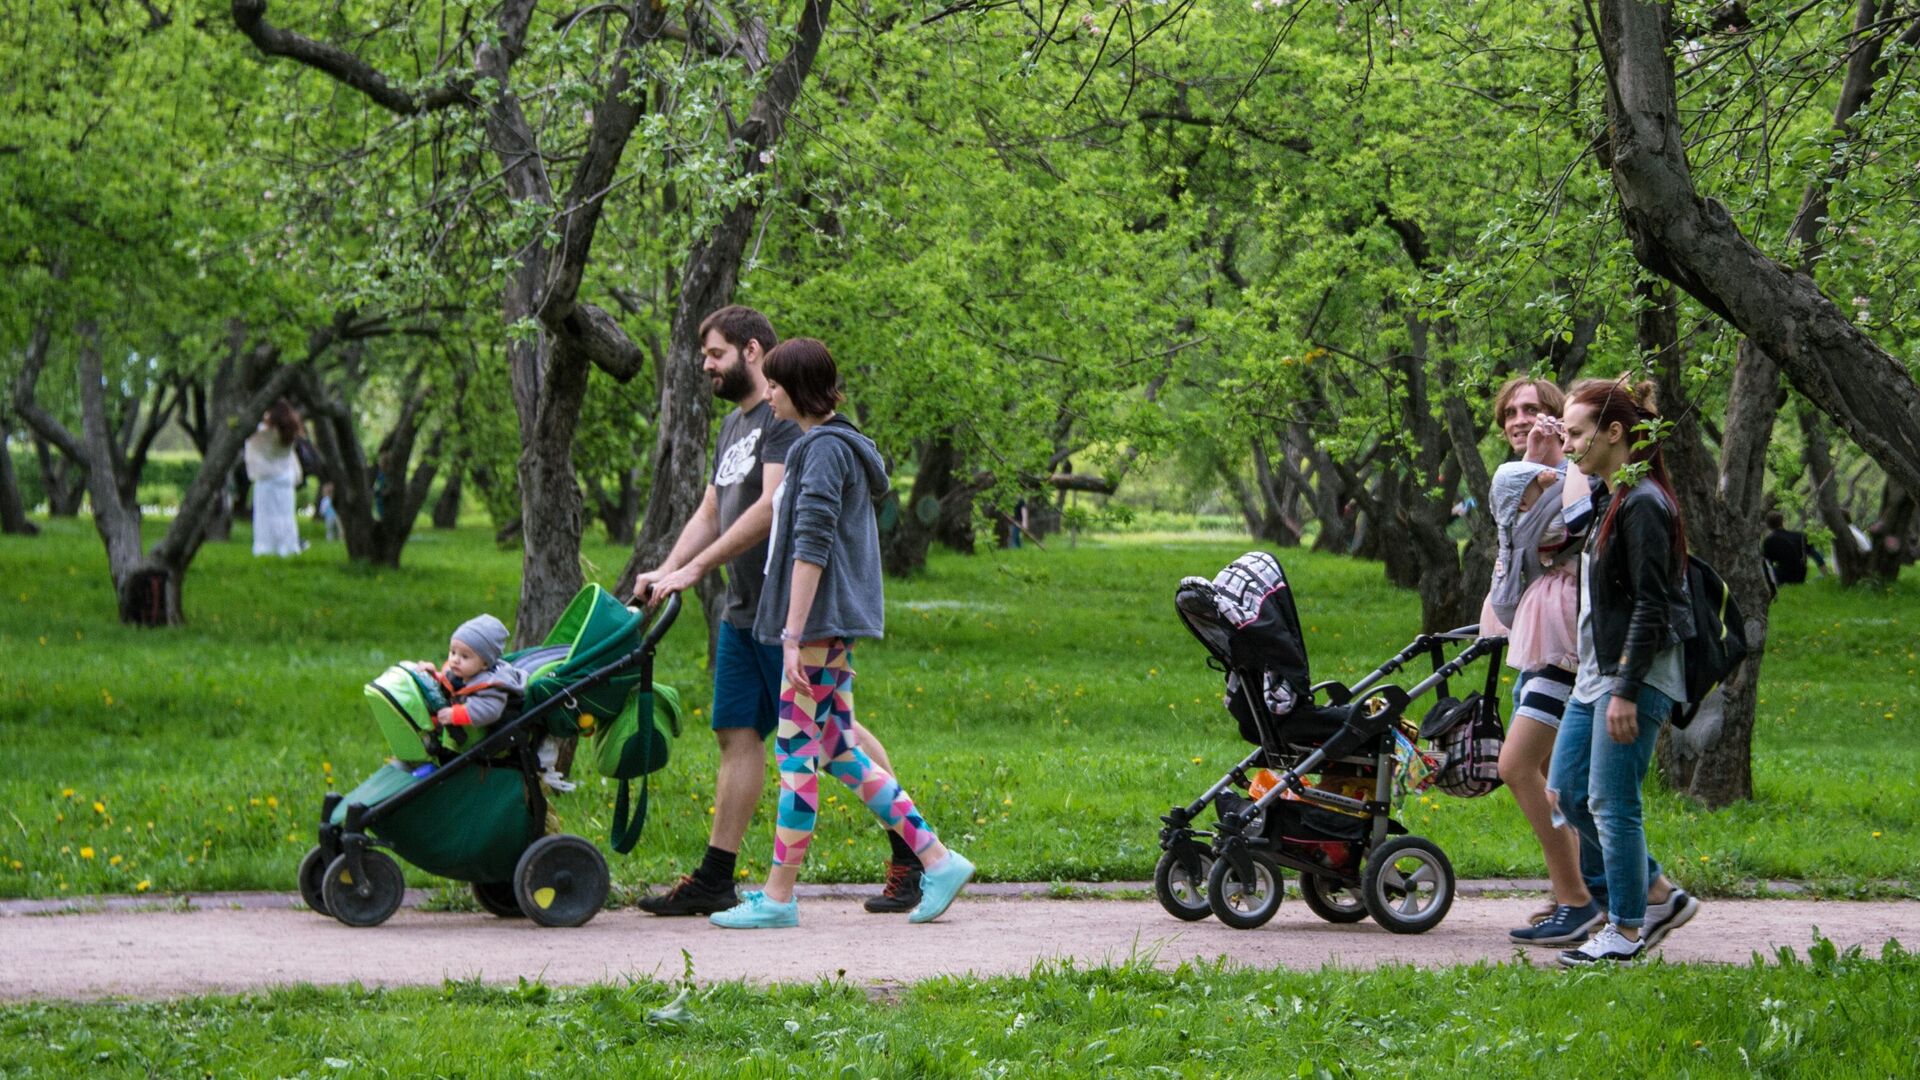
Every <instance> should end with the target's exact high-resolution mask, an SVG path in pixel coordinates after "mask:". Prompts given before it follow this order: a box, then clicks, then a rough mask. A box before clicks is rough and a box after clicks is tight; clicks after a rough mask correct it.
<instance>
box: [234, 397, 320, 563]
mask: <svg viewBox="0 0 1920 1080" xmlns="http://www.w3.org/2000/svg"><path fill="white" fill-rule="evenodd" d="M299 440H300V414H299V413H297V412H295V411H294V410H293V406H292V405H291V404H289V403H288V402H287V399H286V398H281V399H280V400H279V401H276V402H274V403H273V407H272V408H271V409H268V410H267V413H266V415H265V416H262V417H261V418H260V426H259V427H258V428H256V429H255V430H254V433H253V434H252V435H249V436H247V446H246V459H247V479H249V480H251V481H253V553H254V554H255V555H281V556H285V555H298V554H300V553H301V552H302V551H305V550H306V549H307V545H306V544H305V543H304V542H303V541H302V540H301V539H300V523H299V522H298V521H297V520H295V518H294V514H293V489H294V488H296V487H298V486H300V458H299V456H298V455H296V454H295V453H294V450H293V447H294V444H295V443H296V442H298V441H299Z"/></svg>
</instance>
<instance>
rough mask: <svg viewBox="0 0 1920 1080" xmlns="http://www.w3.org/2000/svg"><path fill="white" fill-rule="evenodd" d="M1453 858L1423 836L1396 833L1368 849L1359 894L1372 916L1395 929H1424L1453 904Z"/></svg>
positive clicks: (1405, 931)
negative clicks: (1397, 834) (1369, 850)
mask: <svg viewBox="0 0 1920 1080" xmlns="http://www.w3.org/2000/svg"><path fill="white" fill-rule="evenodd" d="M1453 884H1454V881H1453V864H1452V863H1450V862H1448V861H1447V855H1446V852H1443V851H1441V850H1440V848H1439V846H1438V845H1436V844H1435V843H1434V842H1433V841H1431V840H1428V839H1427V838H1425V837H1423V836H1396V837H1394V838H1393V839H1391V840H1388V841H1387V842H1386V843H1384V844H1381V845H1380V846H1379V847H1377V848H1374V849H1373V850H1372V851H1371V852H1368V854H1367V870H1366V873H1365V874H1364V875H1363V876H1362V877H1361V887H1360V896H1361V899H1362V900H1364V901H1366V905H1367V913H1368V914H1370V915H1372V916H1373V921H1374V922H1377V923H1379V924H1380V925H1381V926H1384V927H1386V928H1387V929H1388V930H1391V931H1393V932H1394V933H1396V934H1424V933H1426V932H1427V931H1429V930H1431V929H1433V928H1434V927H1436V926H1439V925H1440V920H1442V919H1444V918H1446V917H1447V911H1448V909H1450V908H1452V907H1453Z"/></svg>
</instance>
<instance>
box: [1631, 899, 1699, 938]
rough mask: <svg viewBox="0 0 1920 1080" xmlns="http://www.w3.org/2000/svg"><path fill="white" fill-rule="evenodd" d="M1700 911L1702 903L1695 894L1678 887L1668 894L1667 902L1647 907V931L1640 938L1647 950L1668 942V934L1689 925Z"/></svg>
mask: <svg viewBox="0 0 1920 1080" xmlns="http://www.w3.org/2000/svg"><path fill="white" fill-rule="evenodd" d="M1699 910H1700V901H1699V900H1698V899H1696V898H1695V897H1694V896H1693V894H1691V893H1689V892H1687V890H1685V889H1682V888H1680V887H1678V886H1675V887H1674V890H1673V892H1672V893H1670V894H1668V896H1667V898H1666V900H1665V901H1664V902H1662V903H1658V904H1648V905H1647V929H1646V931H1645V932H1644V933H1642V934H1641V935H1640V936H1641V937H1642V938H1644V939H1645V940H1646V942H1647V948H1649V949H1651V948H1653V947H1654V946H1655V945H1658V944H1660V943H1661V942H1662V941H1664V940H1666V937H1667V935H1668V934H1670V933H1672V932H1673V931H1675V930H1678V929H1680V928H1681V927H1683V926H1685V925H1687V920H1688V919H1691V918H1693V916H1694V913H1695V912H1697V911H1699Z"/></svg>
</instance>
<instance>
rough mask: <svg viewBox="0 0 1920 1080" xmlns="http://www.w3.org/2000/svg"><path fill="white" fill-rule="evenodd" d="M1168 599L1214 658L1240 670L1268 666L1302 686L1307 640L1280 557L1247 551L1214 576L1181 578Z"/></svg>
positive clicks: (1269, 669) (1304, 687)
mask: <svg viewBox="0 0 1920 1080" xmlns="http://www.w3.org/2000/svg"><path fill="white" fill-rule="evenodd" d="M1173 604H1174V608H1175V610H1177V611H1179V613H1180V619H1181V621H1182V622H1184V623H1186V624H1187V629H1188V630H1190V631H1192V632H1193V636H1194V637H1196V638H1199V639H1200V642H1201V643H1202V644H1204V645H1205V646H1206V647H1207V650H1208V651H1209V652H1211V653H1213V655H1214V656H1215V657H1216V658H1217V659H1219V661H1220V662H1221V663H1222V664H1224V665H1226V666H1228V667H1231V668H1238V669H1240V670H1242V671H1267V672H1272V673H1273V674H1275V675H1277V676H1279V677H1281V678H1282V679H1284V680H1285V681H1287V682H1289V683H1293V684H1295V686H1296V687H1297V688H1298V689H1299V690H1302V691H1304V690H1305V689H1306V687H1307V684H1308V681H1309V676H1308V670H1307V643H1306V639H1305V638H1304V637H1302V636H1301V634H1300V615H1299V613H1298V612H1297V611H1295V610H1294V606H1293V590H1292V589H1291V588H1289V587H1288V585H1287V573H1286V571H1285V570H1282V569H1281V568H1280V560H1278V559H1276V558H1274V557H1273V556H1272V555H1269V554H1267V553H1266V552H1264V551H1250V552H1248V553H1247V554H1245V555H1242V556H1240V557H1239V558H1237V559H1235V560H1233V562H1231V563H1229V564H1228V565H1227V567H1226V568H1225V569H1223V570H1221V571H1220V572H1219V573H1218V574H1215V575H1214V576H1213V580H1212V581H1208V580H1206V579H1205V578H1199V577H1190V578H1186V579H1184V580H1182V581H1181V582H1180V587H1179V588H1178V589H1177V590H1176V591H1175V592H1174V597H1173Z"/></svg>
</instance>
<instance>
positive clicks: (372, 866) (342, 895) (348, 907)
mask: <svg viewBox="0 0 1920 1080" xmlns="http://www.w3.org/2000/svg"><path fill="white" fill-rule="evenodd" d="M360 865H361V866H363V867H365V868H366V873H367V880H366V884H367V887H368V894H367V895H366V896H361V895H360V892H359V890H358V889H357V888H356V887H355V883H354V880H353V872H352V871H351V870H349V869H347V857H346V856H345V855H344V854H343V855H339V856H336V857H335V858H334V860H333V861H332V862H330V863H328V864H327V876H326V880H325V881H324V882H323V883H322V884H321V886H320V896H321V899H322V900H323V901H324V902H325V903H326V905H327V914H329V915H331V916H333V917H334V918H336V919H339V920H340V921H341V922H343V923H346V924H347V925H348V926H379V925H380V924H381V923H383V922H386V921H387V920H388V919H390V918H392V917H393V913H394V912H396V911H398V910H400V902H401V901H402V900H404V899H406V894H407V879H406V877H405V876H404V875H402V874H401V873H400V864H399V863H397V862H394V861H393V859H392V857H391V856H389V855H388V854H387V853H386V852H384V851H376V850H374V849H373V848H368V849H367V850H366V852H365V853H364V854H362V855H361V857H360Z"/></svg>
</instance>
